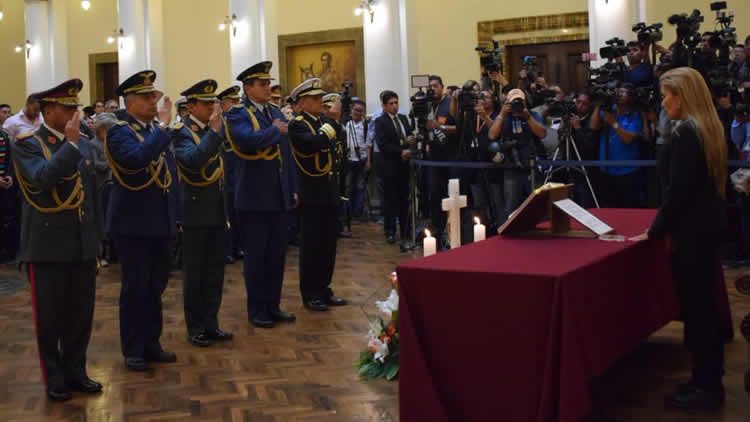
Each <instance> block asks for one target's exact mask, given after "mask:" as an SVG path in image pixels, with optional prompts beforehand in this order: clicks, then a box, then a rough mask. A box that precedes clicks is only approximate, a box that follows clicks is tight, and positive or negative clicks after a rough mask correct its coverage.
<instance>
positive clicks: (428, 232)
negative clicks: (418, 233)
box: [424, 229, 432, 237]
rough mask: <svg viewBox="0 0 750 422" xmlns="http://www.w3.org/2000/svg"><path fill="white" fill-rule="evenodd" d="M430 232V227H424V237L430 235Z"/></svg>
mask: <svg viewBox="0 0 750 422" xmlns="http://www.w3.org/2000/svg"><path fill="white" fill-rule="evenodd" d="M430 236H432V234H431V233H430V229H424V237H430Z"/></svg>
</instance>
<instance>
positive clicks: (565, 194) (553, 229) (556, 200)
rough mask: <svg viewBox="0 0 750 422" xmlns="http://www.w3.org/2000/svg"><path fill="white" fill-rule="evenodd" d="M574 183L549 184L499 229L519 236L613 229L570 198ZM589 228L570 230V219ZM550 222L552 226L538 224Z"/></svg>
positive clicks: (591, 234) (582, 234)
mask: <svg viewBox="0 0 750 422" xmlns="http://www.w3.org/2000/svg"><path fill="white" fill-rule="evenodd" d="M572 187H573V185H565V184H560V183H548V184H546V185H544V186H542V187H540V188H538V189H536V190H535V191H534V192H532V194H531V195H529V197H528V198H526V200H525V201H524V202H523V204H521V206H520V207H518V209H517V210H516V211H515V212H513V214H511V216H510V217H509V218H508V221H506V222H505V224H503V225H502V226H501V227H500V228H499V229H498V230H497V232H498V233H499V234H500V235H502V236H518V237H591V238H595V237H598V236H600V235H602V234H611V233H613V232H614V229H613V228H612V227H609V226H608V225H606V224H605V223H604V222H603V221H601V220H599V219H598V218H596V217H595V216H594V215H592V214H591V213H589V212H588V211H586V210H585V209H583V208H581V207H580V206H578V205H577V204H576V203H575V202H573V201H571V200H570V199H569V197H570V189H571V188H572ZM571 217H572V218H575V219H576V220H577V221H578V222H579V223H581V224H582V225H583V226H584V227H585V228H586V230H571V228H570V218H571ZM544 221H549V227H545V228H539V227H538V226H539V223H542V222H544Z"/></svg>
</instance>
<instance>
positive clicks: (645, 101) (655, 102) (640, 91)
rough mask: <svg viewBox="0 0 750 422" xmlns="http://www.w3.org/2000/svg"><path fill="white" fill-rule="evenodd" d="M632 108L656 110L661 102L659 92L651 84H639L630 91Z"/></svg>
mask: <svg viewBox="0 0 750 422" xmlns="http://www.w3.org/2000/svg"><path fill="white" fill-rule="evenodd" d="M630 95H631V97H632V98H633V109H634V110H636V111H651V110H656V109H657V108H658V106H659V103H661V94H660V93H659V92H658V91H657V90H656V88H654V87H652V86H639V87H636V88H635V89H633V90H632V91H630Z"/></svg>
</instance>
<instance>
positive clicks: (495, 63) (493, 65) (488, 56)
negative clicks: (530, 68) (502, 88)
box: [474, 40, 505, 73]
mask: <svg viewBox="0 0 750 422" xmlns="http://www.w3.org/2000/svg"><path fill="white" fill-rule="evenodd" d="M474 50H476V51H478V52H480V53H481V54H482V56H480V57H479V64H481V65H482V67H484V70H485V71H486V72H487V73H490V72H502V70H503V52H504V51H505V49H504V48H502V47H500V43H499V42H497V41H494V40H493V41H492V49H491V50H490V49H489V48H487V47H482V46H481V45H480V46H478V47H476V48H475V49H474Z"/></svg>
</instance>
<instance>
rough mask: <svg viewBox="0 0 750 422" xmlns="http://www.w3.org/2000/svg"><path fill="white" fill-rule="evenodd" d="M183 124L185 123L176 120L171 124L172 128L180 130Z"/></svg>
mask: <svg viewBox="0 0 750 422" xmlns="http://www.w3.org/2000/svg"><path fill="white" fill-rule="evenodd" d="M184 126H185V125H184V124H183V123H182V122H177V123H175V124H173V125H172V130H180V129H182V128H183V127H184Z"/></svg>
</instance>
